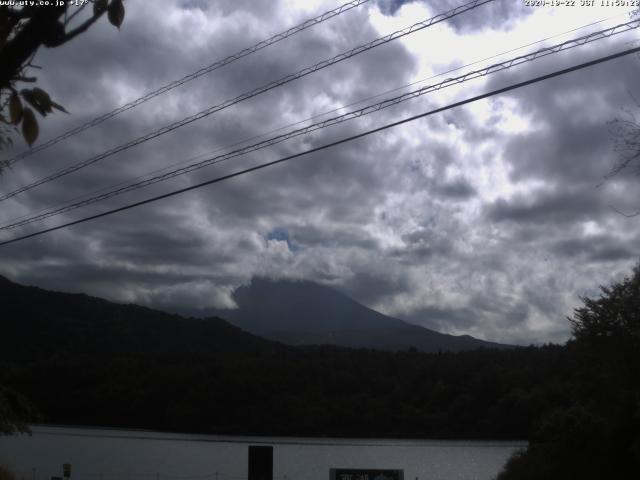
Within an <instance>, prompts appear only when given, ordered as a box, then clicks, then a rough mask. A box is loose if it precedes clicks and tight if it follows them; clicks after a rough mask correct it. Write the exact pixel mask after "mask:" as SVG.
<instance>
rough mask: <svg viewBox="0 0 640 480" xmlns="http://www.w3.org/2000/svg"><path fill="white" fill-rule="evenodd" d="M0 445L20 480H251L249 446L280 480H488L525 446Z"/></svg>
mask: <svg viewBox="0 0 640 480" xmlns="http://www.w3.org/2000/svg"><path fill="white" fill-rule="evenodd" d="M32 430H33V435H32V436H30V437H29V436H25V435H23V436H14V437H0V463H4V464H7V465H9V466H11V467H12V468H13V469H14V471H16V472H17V473H18V480H21V479H24V480H50V478H51V477H52V476H58V477H61V476H62V464H63V463H70V464H71V465H72V476H71V480H74V479H82V480H181V479H182V480H245V479H246V478H247V456H248V448H249V445H272V446H273V470H274V479H278V480H298V479H300V480H303V479H304V480H329V469H330V468H380V469H382V468H384V469H403V470H404V478H405V480H414V479H416V478H417V479H419V480H489V479H491V478H494V477H495V476H496V475H497V473H498V472H499V471H500V469H501V468H502V466H503V465H504V464H505V462H506V460H507V458H509V456H510V455H511V454H512V453H513V452H515V451H517V450H518V449H521V448H524V447H525V446H526V442H488V441H440V440H378V439H375V440H369V439H332V438H322V439H318V438H276V437H230V436H213V435H191V434H173V433H159V432H150V431H134V430H107V429H97V428H95V429H94V428H68V427H51V426H37V427H34V428H33V429H32Z"/></svg>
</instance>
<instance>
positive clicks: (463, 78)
mask: <svg viewBox="0 0 640 480" xmlns="http://www.w3.org/2000/svg"><path fill="white" fill-rule="evenodd" d="M638 27H640V20H633V21H630V22H627V23H623V24H620V25H616V26H615V27H611V28H607V29H604V30H600V31H598V32H593V33H590V34H588V35H584V36H582V37H579V38H576V39H573V40H567V41H565V42H562V43H559V44H557V45H553V46H550V47H546V48H542V49H539V50H537V51H535V52H531V53H527V54H525V55H520V56H518V57H515V58H512V59H510V60H506V61H504V62H500V63H495V64H493V65H490V66H488V67H485V68H482V69H479V70H474V71H471V72H468V73H466V74H464V75H460V76H458V77H455V78H448V79H446V80H444V81H442V82H440V83H437V84H433V85H427V86H425V87H422V88H419V89H417V90H414V91H412V92H408V93H405V94H402V95H398V96H396V97H393V98H390V99H387V100H383V101H381V102H378V103H375V104H372V105H368V106H366V107H363V108H360V109H357V110H353V111H351V112H347V113H344V114H342V115H338V116H336V117H332V118H329V119H326V120H324V121H321V122H317V123H314V124H312V125H308V126H306V127H303V128H299V129H296V130H292V131H290V132H287V133H285V134H282V135H278V136H275V137H272V138H269V139H267V140H264V141H261V142H258V143H255V144H253V145H248V146H245V147H242V148H239V149H236V150H233V151H231V152H228V153H225V154H222V155H217V156H215V157H212V158H208V159H205V160H203V161H201V162H197V163H193V164H190V165H187V166H184V167H181V168H178V169H175V170H172V171H169V172H166V173H163V174H159V175H156V176H154V177H151V178H148V179H145V180H142V181H139V182H134V183H131V184H129V185H126V186H123V187H120V188H117V189H114V190H111V191H109V192H106V193H103V194H100V195H96V196H93V197H90V198H87V199H84V200H82V201H78V202H75V203H71V204H67V205H64V206H62V207H59V208H54V209H51V210H49V211H46V212H45V213H40V214H36V215H34V216H31V217H29V218H26V219H24V220H20V221H16V222H13V223H10V224H7V225H3V226H1V227H0V230H9V229H13V228H17V227H21V226H24V225H27V224H30V223H33V222H37V221H40V220H44V219H46V218H50V217H53V216H56V215H60V214H63V213H67V212H70V211H72V210H76V209H78V208H81V207H85V206H87V205H91V204H93V203H96V202H99V201H103V200H106V199H109V198H112V197H115V196H118V195H122V194H125V193H128V192H132V191H134V190H138V189H140V188H143V187H147V186H149V185H153V184H155V183H159V182H163V181H166V180H169V179H171V178H174V177H177V176H179V175H184V174H186V173H190V172H193V171H195V170H199V169H201V168H204V167H207V166H210V165H213V164H218V163H222V162H224V161H226V160H229V159H231V158H235V157H239V156H242V155H245V154H247V153H250V152H254V151H257V150H261V149H263V148H266V147H270V146H273V145H276V144H278V143H281V142H283V141H285V140H289V139H291V138H294V137H298V136H301V135H306V134H309V133H312V132H315V131H317V130H320V129H324V128H327V127H330V126H333V125H337V124H340V123H343V122H346V121H349V120H353V119H355V118H360V117H362V116H365V115H369V114H371V113H374V112H378V111H380V110H383V109H385V108H389V107H392V106H395V105H398V104H399V103H403V102H406V101H409V100H413V99H415V98H418V97H420V96H422V95H425V94H428V93H431V92H434V91H438V90H441V89H443V88H447V87H450V86H452V85H457V84H460V83H463V82H467V81H470V80H473V79H476V78H480V77H484V76H487V75H490V74H493V73H496V72H500V71H503V70H507V69H509V68H513V67H515V66H517V65H521V64H523V63H528V62H531V61H534V60H537V59H539V58H542V57H545V56H548V55H552V54H556V53H559V52H562V51H565V50H569V49H571V48H575V47H578V46H582V45H585V44H587V43H591V42H595V41H598V40H602V39H604V38H609V37H611V36H613V35H617V34H620V33H624V32H627V31H630V30H632V29H636V28H638Z"/></svg>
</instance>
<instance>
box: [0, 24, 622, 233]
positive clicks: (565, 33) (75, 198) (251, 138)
mask: <svg viewBox="0 0 640 480" xmlns="http://www.w3.org/2000/svg"><path fill="white" fill-rule="evenodd" d="M620 16H624V17H627V16H628V14H626V13H624V14H620V15H614V16H611V17H607V18H603V19H600V20H596V21H595V22H591V23H588V24H586V25H581V26H579V27H575V28H573V29H571V30H566V31H564V32H561V33H557V34H555V35H551V36H549V37H545V38H542V39H540V40H536V41H535V42H530V43H527V44H525V45H520V46H519V47H515V48H512V49H510V50H506V51H504V52H501V53H497V54H495V55H491V56H489V57H485V58H483V59H480V60H475V61H473V62H471V63H467V64H465V65H461V66H459V67H455V68H451V69H449V70H446V71H444V72H440V73H437V74H434V75H431V76H430V77H426V78H423V79H421V80H416V81H414V82H411V83H408V84H405V85H402V86H399V87H395V88H393V89H391V90H386V91H384V92H381V93H378V94H375V95H371V96H368V97H364V98H360V99H359V100H356V101H355V102H352V103H349V104H347V105H342V106H340V107H337V108H333V109H331V110H327V111H324V112H322V113H318V114H316V115H313V116H311V117H308V118H305V119H303V120H299V121H297V122H293V123H289V124H287V125H283V126H281V127H278V128H275V129H273V130H269V131H267V132H263V133H260V134H258V135H253V136H251V137H249V138H245V139H243V140H240V141H237V142H234V143H232V144H228V145H225V146H222V147H218V148H215V149H213V150H209V151H207V152H203V153H200V154H198V155H196V156H194V157H190V158H188V159H186V160H181V161H180V162H176V163H173V164H171V165H167V166H165V167H162V168H159V169H156V170H152V171H150V172H147V173H145V174H142V175H138V176H136V177H134V178H133V179H131V180H142V179H145V178H147V177H149V176H150V175H155V174H158V173H161V172H166V171H168V170H170V169H171V168H173V167H177V166H178V165H184V164H186V163H189V162H193V161H195V160H198V159H199V158H203V157H206V156H207V155H212V154H214V153H218V152H221V151H225V150H229V149H231V148H233V147H237V146H239V145H243V144H246V143H248V142H250V141H252V140H258V139H260V138H264V137H267V136H268V135H271V134H273V133H277V132H281V131H283V130H286V129H287V128H291V127H295V126H297V125H302V124H304V123H307V122H310V121H313V120H316V119H318V118H321V117H324V116H326V115H329V114H331V113H336V112H338V111H340V110H344V109H346V108H349V107H353V106H356V105H359V104H361V103H364V102H366V101H369V100H374V99H376V98H380V97H384V96H385V95H389V94H391V93H395V92H399V91H402V90H406V89H407V88H409V87H412V86H415V85H419V84H421V83H424V82H426V81H428V80H432V79H434V78H438V77H443V76H444V75H447V74H449V73H453V72H457V71H460V70H463V69H465V68H468V67H471V66H474V65H477V64H479V63H483V62H486V61H487V60H492V59H494V58H497V57H501V56H503V55H506V54H508V53H512V52H516V51H518V50H522V49H524V48H527V47H531V46H533V45H538V44H540V43H544V42H546V41H548V40H551V39H553V38H557V37H561V36H564V35H567V34H569V33H573V32H576V31H578V30H583V29H585V28H588V27H592V26H593V25H597V24H600V23H603V22H605V21H607V20H611V19H613V18H617V17H620ZM129 182H130V180H127V181H122V182H118V183H116V184H112V185H108V186H106V187H102V188H99V189H97V190H93V191H91V192H88V193H84V194H81V195H78V196H76V197H74V198H72V199H70V200H67V201H65V202H62V203H58V204H57V205H54V206H52V207H44V208H41V209H40V210H37V211H35V212H32V213H26V214H23V215H19V216H17V217H13V218H11V219H10V220H7V222H8V223H6V224H4V225H3V226H1V227H0V230H2V229H7V228H12V225H10V224H13V223H14V222H18V221H19V220H22V219H24V218H27V217H30V216H34V215H38V214H40V213H43V212H48V211H50V210H54V209H58V208H60V207H65V206H67V205H70V204H71V203H74V202H77V201H79V200H81V199H88V198H90V197H92V196H95V195H97V194H99V193H102V192H107V191H109V190H113V189H116V188H118V187H122V186H125V185H127V184H128V183H129Z"/></svg>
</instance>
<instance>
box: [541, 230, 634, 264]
mask: <svg viewBox="0 0 640 480" xmlns="http://www.w3.org/2000/svg"><path fill="white" fill-rule="evenodd" d="M634 240H635V242H634V243H636V244H637V240H638V239H634ZM551 251H552V252H553V253H555V254H557V255H559V256H563V257H577V258H580V259H583V260H586V261H588V262H590V263H591V262H594V263H595V262H615V261H620V260H625V261H629V262H631V261H633V260H634V259H635V257H637V256H638V251H637V250H635V249H633V248H630V247H629V240H627V241H622V239H620V238H616V237H615V236H613V235H595V236H590V237H587V238H584V237H578V238H569V239H566V240H558V241H557V242H554V244H553V245H552V246H551Z"/></svg>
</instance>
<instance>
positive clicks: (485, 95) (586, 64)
mask: <svg viewBox="0 0 640 480" xmlns="http://www.w3.org/2000/svg"><path fill="white" fill-rule="evenodd" d="M638 52H640V47H635V48H630V49H627V50H623V51H621V52H618V53H614V54H612V55H607V56H604V57H599V58H597V59H595V60H591V61H589V62H584V63H581V64H579V65H575V66H573V67H568V68H564V69H562V70H556V71H555V72H552V73H549V74H546V75H541V76H538V77H534V78H532V79H529V80H526V81H523V82H519V83H515V84H511V85H509V86H507V87H502V88H498V89H495V90H492V91H490V92H487V93H483V94H481V95H477V96H474V97H471V98H468V99H466V100H461V101H459V102H455V103H452V104H449V105H446V106H444V107H440V108H436V109H434V110H430V111H428V112H424V113H421V114H418V115H414V116H411V117H408V118H405V119H404V120H399V121H397V122H393V123H389V124H386V125H383V126H381V127H378V128H374V129H372V130H367V131H366V132H362V133H359V134H357V135H352V136H350V137H346V138H343V139H341V140H337V141H335V142H331V143H326V144H324V145H321V146H319V147H315V148H311V149H308V150H305V151H303V152H299V153H295V154H293V155H288V156H286V157H282V158H279V159H278V160H273V161H271V162H267V163H262V164H260V165H256V166H254V167H250V168H246V169H244V170H240V171H238V172H234V173H230V174H227V175H223V176H220V177H216V178H213V179H210V180H207V181H205V182H201V183H198V184H196V185H191V186H189V187H185V188H181V189H179V190H174V191H172V192H169V193H165V194H162V195H158V196H155V197H151V198H147V199H146V200H141V201H139V202H135V203H130V204H128V205H125V206H122V207H119V208H114V209H112V210H108V211H106V212H102V213H98V214H96V215H91V216H88V217H84V218H81V219H79V220H74V221H72V222H68V223H64V224H62V225H58V226H55V227H51V228H47V229H44V230H39V231H37V232H34V233H30V234H28V235H23V236H20V237H16V238H12V239H11V240H6V241H4V242H0V246H3V245H8V244H11V243H15V242H19V241H22V240H26V239H28V238H32V237H36V236H39V235H43V234H45V233H49V232H53V231H56V230H61V229H63V228H67V227H70V226H73V225H78V224H80V223H84V222H88V221H90V220H95V219H98V218H102V217H106V216H109V215H113V214H115V213H119V212H123V211H125V210H130V209H132V208H136V207H139V206H142V205H146V204H148V203H153V202H156V201H159V200H163V199H165V198H169V197H173V196H176V195H179V194H182V193H185V192H189V191H191V190H196V189H198V188H202V187H205V186H207V185H211V184H214V183H219V182H222V181H224V180H229V179H231V178H235V177H239V176H241V175H244V174H247V173H251V172H254V171H257V170H262V169H263V168H267V167H271V166H273V165H277V164H279V163H284V162H287V161H289V160H293V159H295V158H299V157H302V156H305V155H309V154H311V153H315V152H319V151H322V150H326V149H328V148H331V147H335V146H337V145H341V144H343V143H347V142H351V141H353V140H357V139H360V138H363V137H367V136H369V135H372V134H374V133H378V132H381V131H383V130H387V129H389V128H394V127H397V126H399V125H403V124H405V123H409V122H413V121H415V120H418V119H420V118H424V117H427V116H430V115H434V114H436V113H440V112H444V111H446V110H451V109H452V108H456V107H460V106H462V105H466V104H469V103H472V102H476V101H478V100H483V99H485V98H489V97H492V96H494V95H499V94H501V93H505V92H509V91H511V90H515V89H518V88H522V87H525V86H527V85H532V84H534V83H538V82H542V81H544V80H549V79H551V78H554V77H558V76H561V75H565V74H567V73H571V72H575V71H577V70H581V69H583V68H587V67H591V66H594V65H598V64H600V63H604V62H608V61H611V60H614V59H616V58H620V57H624V56H626V55H631V54H633V53H638Z"/></svg>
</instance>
